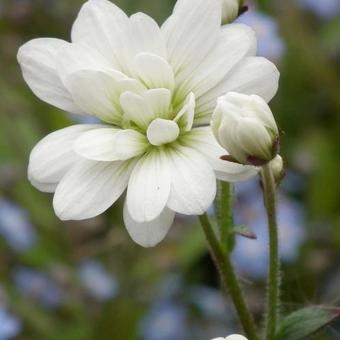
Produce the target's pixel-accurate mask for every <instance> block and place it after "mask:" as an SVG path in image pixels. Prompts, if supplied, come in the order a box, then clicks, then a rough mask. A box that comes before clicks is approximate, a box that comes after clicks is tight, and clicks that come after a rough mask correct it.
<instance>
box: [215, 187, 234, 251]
mask: <svg viewBox="0 0 340 340" xmlns="http://www.w3.org/2000/svg"><path fill="white" fill-rule="evenodd" d="M217 196H218V198H217V202H216V215H217V219H218V225H219V230H220V240H221V247H222V249H223V251H224V252H225V253H227V252H228V251H230V248H231V246H232V238H231V231H232V228H233V215H232V204H233V200H232V185H231V184H230V183H228V182H222V181H221V182H219V183H218V193H217Z"/></svg>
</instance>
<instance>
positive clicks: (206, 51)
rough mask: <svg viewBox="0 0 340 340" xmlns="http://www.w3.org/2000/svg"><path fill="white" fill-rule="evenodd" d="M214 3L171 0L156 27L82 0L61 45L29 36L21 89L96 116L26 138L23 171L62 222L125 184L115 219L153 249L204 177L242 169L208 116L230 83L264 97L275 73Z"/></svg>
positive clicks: (199, 208)
mask: <svg viewBox="0 0 340 340" xmlns="http://www.w3.org/2000/svg"><path fill="white" fill-rule="evenodd" d="M221 7H222V6H221V0H209V1H206V0H179V1H178V2H177V4H176V6H175V9H174V12H173V14H172V15H171V16H170V18H169V19H168V20H167V21H166V22H165V23H164V24H163V25H162V26H161V27H159V26H158V25H157V23H156V22H155V21H154V20H153V19H152V18H150V17H149V16H147V15H145V14H142V13H137V14H134V15H132V16H131V17H128V16H127V15H126V14H125V13H124V12H123V11H122V10H120V9H119V8H118V7H117V6H115V5H114V4H112V3H111V2H109V1H107V0H90V1H88V2H87V3H85V4H84V5H83V7H82V9H81V11H80V13H79V15H78V18H77V19H76V21H75V23H74V25H73V28H72V38H71V40H72V42H71V43H70V42H66V41H63V40H59V39H50V38H42V39H35V40H32V41H30V42H28V43H26V44H25V45H24V46H22V47H21V48H20V50H19V53H18V60H19V63H20V65H21V68H22V72H23V76H24V78H25V80H26V82H27V84H28V85H29V86H30V88H31V89H32V91H33V92H34V93H35V94H36V95H37V96H38V97H39V98H40V99H42V100H44V101H45V102H47V103H49V104H52V105H54V106H56V107H58V108H60V109H62V110H65V111H68V112H71V113H76V114H82V115H92V116H96V117H98V118H99V119H100V120H101V121H103V124H98V125H75V126H71V127H67V128H65V129H62V130H59V131H56V132H54V133H52V134H50V135H48V136H47V137H45V138H44V139H43V140H42V141H41V142H40V143H38V144H37V145H36V147H35V148H34V150H33V151H32V153H31V156H30V162H29V169H28V176H29V179H30V180H31V182H32V184H33V185H34V186H35V187H37V188H38V189H40V190H41V191H45V192H54V200H53V205H54V209H55V212H56V214H57V215H58V216H59V218H60V219H62V220H81V219H86V218H91V217H94V216H97V215H99V214H101V213H102V212H104V211H105V210H107V209H108V208H109V207H110V206H111V205H112V204H113V203H114V202H115V201H116V200H117V199H118V198H119V197H120V196H121V195H122V194H123V193H124V191H125V190H126V189H127V194H126V200H125V208H124V221H125V225H126V227H127V230H128V232H129V234H130V235H131V237H132V238H133V239H134V240H135V241H136V242H137V243H139V244H141V245H143V246H153V245H155V244H157V243H158V242H160V241H161V240H162V239H163V238H164V237H165V235H166V234H167V232H168V230H169V228H170V226H171V224H172V222H173V219H174V215H175V212H179V213H182V214H187V215H198V214H202V213H203V212H204V211H206V210H207V208H208V207H209V206H210V204H211V203H212V201H213V199H214V197H215V192H216V177H217V178H219V179H222V180H225V181H236V180H242V179H246V178H248V177H250V176H251V175H253V174H254V173H255V171H254V169H253V168H252V167H244V166H241V165H238V164H234V163H230V162H224V161H222V160H220V159H219V157H220V156H222V155H223V154H225V151H224V150H223V149H222V148H221V147H220V146H219V145H218V143H216V141H215V140H214V137H213V135H212V133H211V131H210V130H211V129H210V127H208V126H206V127H203V126H204V125H207V124H209V122H210V119H211V114H212V112H213V110H214V108H215V106H216V100H217V98H218V97H219V96H221V95H223V94H225V93H227V92H229V91H233V90H234V91H236V90H237V91H238V92H241V93H246V94H253V93H255V94H258V95H260V96H262V97H263V98H265V100H266V101H269V100H270V99H271V98H272V97H273V96H274V94H275V93H276V90H277V86H278V78H279V73H278V71H277V69H276V67H275V66H274V65H273V64H272V63H271V62H269V61H268V60H266V59H264V58H260V57H255V53H256V39H255V35H254V33H253V31H252V30H251V29H250V28H249V27H247V26H245V25H240V24H231V25H226V26H223V27H221V16H222V14H221V12H222V8H221Z"/></svg>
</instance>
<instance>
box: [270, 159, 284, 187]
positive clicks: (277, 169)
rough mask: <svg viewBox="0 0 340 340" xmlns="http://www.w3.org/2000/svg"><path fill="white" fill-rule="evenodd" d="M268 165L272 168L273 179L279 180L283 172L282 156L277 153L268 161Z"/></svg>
mask: <svg viewBox="0 0 340 340" xmlns="http://www.w3.org/2000/svg"><path fill="white" fill-rule="evenodd" d="M270 167H271V169H272V172H273V175H274V178H275V181H276V182H280V181H281V179H282V178H283V176H284V173H285V170H284V167H283V159H282V157H281V156H280V155H277V156H276V157H275V158H274V159H273V160H271V161H270Z"/></svg>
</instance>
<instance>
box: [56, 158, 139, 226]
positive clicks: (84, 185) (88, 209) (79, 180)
mask: <svg viewBox="0 0 340 340" xmlns="http://www.w3.org/2000/svg"><path fill="white" fill-rule="evenodd" d="M134 164H135V163H134V162H131V161H130V162H129V161H125V162H119V161H118V162H96V161H89V160H81V161H79V162H77V164H76V165H75V166H74V167H73V168H72V169H71V170H70V171H69V172H68V173H67V174H66V175H65V176H64V177H63V179H62V180H61V181H60V183H59V185H58V187H57V190H56V192H55V194H54V199H53V206H54V210H55V212H56V214H57V216H58V217H59V218H60V219H61V220H84V219H87V218H92V217H95V216H97V215H99V214H101V213H102V212H104V211H105V210H107V209H108V208H109V207H110V206H111V205H112V204H113V203H114V202H115V201H116V200H117V199H118V198H119V197H120V195H121V194H122V193H123V192H124V190H125V188H126V186H127V183H128V180H129V177H130V173H131V170H132V168H133V166H134Z"/></svg>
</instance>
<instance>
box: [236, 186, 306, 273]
mask: <svg viewBox="0 0 340 340" xmlns="http://www.w3.org/2000/svg"><path fill="white" fill-rule="evenodd" d="M236 193H237V202H236V209H235V223H236V224H244V225H247V226H249V227H250V228H251V229H252V230H253V231H254V232H255V234H256V236H257V239H256V240H251V239H247V238H244V237H242V236H238V237H237V242H236V246H235V249H234V252H233V254H232V256H233V259H234V261H235V265H236V267H237V269H238V270H239V271H240V272H241V273H243V274H245V275H248V276H250V277H251V278H253V279H262V278H263V277H265V275H266V273H267V265H268V232H267V220H266V213H265V209H264V205H263V200H262V198H261V197H262V193H261V190H260V187H259V185H258V183H257V181H256V180H251V181H248V183H247V182H245V183H242V184H238V185H237V186H236ZM278 224H279V238H280V255H281V258H282V260H283V261H286V262H289V261H292V260H294V259H296V257H297V256H298V254H299V249H300V245H301V244H302V242H303V241H304V239H305V231H304V228H303V225H304V214H303V209H302V207H301V206H300V205H299V204H298V203H296V202H294V201H291V200H289V199H288V198H287V197H286V196H284V195H283V194H280V195H279V196H278Z"/></svg>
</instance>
